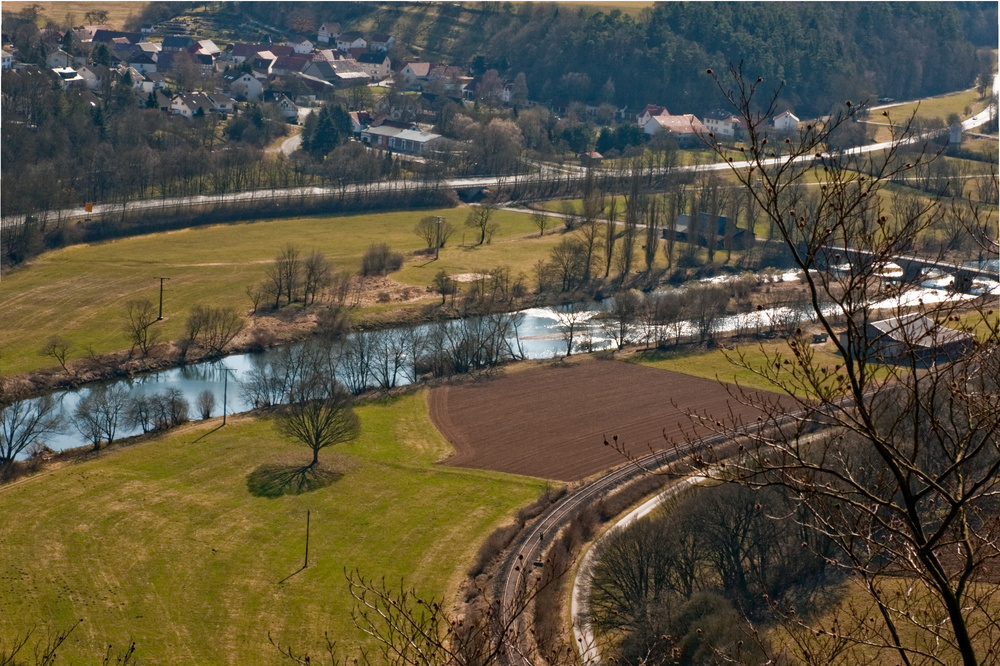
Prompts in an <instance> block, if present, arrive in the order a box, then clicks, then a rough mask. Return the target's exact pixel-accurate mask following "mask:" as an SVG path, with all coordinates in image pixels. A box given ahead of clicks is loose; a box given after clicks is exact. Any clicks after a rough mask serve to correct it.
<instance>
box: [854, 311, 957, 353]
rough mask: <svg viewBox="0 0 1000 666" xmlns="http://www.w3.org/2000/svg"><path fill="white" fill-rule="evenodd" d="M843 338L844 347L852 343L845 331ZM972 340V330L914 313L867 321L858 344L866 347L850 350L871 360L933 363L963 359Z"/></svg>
mask: <svg viewBox="0 0 1000 666" xmlns="http://www.w3.org/2000/svg"><path fill="white" fill-rule="evenodd" d="M840 339H841V343H842V344H843V345H844V346H845V347H848V346H849V345H848V344H847V338H846V336H845V334H843V333H841V336H840ZM973 343H974V341H973V337H972V335H971V334H969V333H964V332H962V331H956V330H955V329H952V328H946V327H944V326H941V325H939V324H937V323H935V322H934V321H933V320H931V319H929V318H927V317H925V316H923V315H921V314H911V315H903V316H900V317H890V318H889V319H882V320H880V321H871V322H868V323H867V324H866V325H865V332H864V336H863V339H862V340H859V341H858V346H859V347H864V348H863V349H851V350H850V353H851V354H852V355H853V356H855V357H856V358H857V357H860V356H864V357H865V358H867V359H868V360H872V361H880V362H887V363H898V362H900V361H906V362H909V361H911V360H915V361H916V362H918V363H927V364H931V363H936V362H940V361H954V360H957V359H959V358H962V357H963V356H965V355H966V354H968V353H969V352H970V351H971V350H972V347H973Z"/></svg>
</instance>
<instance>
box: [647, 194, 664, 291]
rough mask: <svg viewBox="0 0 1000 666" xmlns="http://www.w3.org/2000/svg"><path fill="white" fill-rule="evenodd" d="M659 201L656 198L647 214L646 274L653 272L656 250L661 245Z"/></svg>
mask: <svg viewBox="0 0 1000 666" xmlns="http://www.w3.org/2000/svg"><path fill="white" fill-rule="evenodd" d="M657 204H658V201H657V200H656V198H655V197H654V198H653V199H652V200H650V202H649V210H648V212H647V214H646V238H645V243H644V244H643V246H642V255H643V260H644V261H645V262H646V272H647V273H649V272H650V271H652V270H653V263H654V262H655V261H656V250H657V249H659V245H660V215H661V211H660V208H659V206H658V205H657Z"/></svg>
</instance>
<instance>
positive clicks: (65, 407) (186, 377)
mask: <svg viewBox="0 0 1000 666" xmlns="http://www.w3.org/2000/svg"><path fill="white" fill-rule="evenodd" d="M779 279H783V280H792V279H797V278H796V276H795V275H794V274H786V275H784V276H782V277H780V278H779ZM718 281H719V278H714V279H712V280H706V282H718ZM942 284H943V283H941V284H934V283H930V282H928V283H925V285H924V286H922V287H920V288H916V289H912V290H910V291H908V292H906V293H905V294H903V296H902V297H901V301H903V302H905V303H912V304H916V303H917V302H918V300H921V301H923V303H925V304H927V303H932V302H940V301H942V300H948V299H954V298H963V299H964V298H973V296H969V295H966V294H955V293H954V292H952V291H949V290H947V289H944V288H940V287H941V286H942ZM985 286H986V287H987V288H988V289H989V290H991V291H992V292H993V293H998V291H1000V285H998V284H997V283H996V282H991V283H990V284H988V285H985ZM609 305H610V299H609V300H608V301H605V302H603V303H590V304H587V305H582V306H581V305H577V306H569V307H561V308H555V307H547V308H529V309H527V310H523V311H521V312H520V313H519V315H520V317H519V319H520V321H519V323H518V326H517V336H516V338H517V339H516V340H510V343H511V346H512V347H513V348H514V349H515V350H517V352H518V353H519V354H520V355H521V356H523V358H526V359H544V358H553V357H556V356H560V355H563V354H565V353H566V340H565V335H564V333H563V331H564V330H565V328H566V325H567V321H568V319H572V320H573V322H574V325H575V329H576V330H575V332H574V351H575V350H576V348H577V347H579V346H583V347H584V348H586V349H588V350H595V351H596V350H600V349H607V348H609V347H611V346H612V345H613V344H614V341H613V339H612V338H611V337H610V335H609V333H608V332H607V331H605V330H603V329H602V327H601V326H600V325H599V323H598V322H597V321H596V320H594V318H593V317H594V315H595V314H597V313H598V312H600V311H601V310H602V309H604V308H607V307H608V306H609ZM878 305H879V306H880V307H889V306H891V305H894V303H889V302H883V303H880V304H878ZM806 314H807V309H803V310H801V311H795V310H792V309H790V308H787V307H781V308H774V309H764V310H760V311H754V312H747V313H742V314H736V315H726V316H724V317H720V318H718V319H717V320H716V321H715V323H714V325H713V331H714V332H718V333H726V332H733V331H737V330H742V331H744V332H753V331H754V330H757V331H761V330H767V329H772V330H774V329H778V330H783V329H784V328H785V327H787V326H789V325H791V326H793V327H794V325H795V323H794V322H796V321H801V320H802V319H803V317H804V316H805V315H806ZM432 326H435V324H425V325H422V326H418V327H417V331H418V332H422V333H427V332H429V331H430V328H431V327H432ZM644 333H645V331H644V330H643V329H642V328H641V327H637V329H636V333H634V334H633V339H642V336H643V335H644ZM696 334H697V329H696V327H695V326H694V325H693V324H692V323H691V322H682V323H680V324H679V325H677V326H675V327H672V328H671V330H670V332H669V337H673V336H674V335H680V336H681V337H685V338H686V337H689V336H692V335H696ZM355 335H362V336H363V335H370V334H369V333H365V332H361V333H357V334H355ZM297 344H303V343H297ZM279 353H281V349H280V348H276V349H272V350H267V351H264V352H259V353H248V354H234V355H231V356H227V357H225V358H224V359H221V360H218V361H212V362H203V363H194V364H191V365H187V366H184V367H180V368H174V369H170V370H163V371H159V372H153V373H150V374H148V375H143V376H141V377H137V378H133V379H127V380H118V381H117V382H115V383H120V384H124V385H126V386H127V387H128V389H129V392H130V393H131V394H132V395H134V396H141V395H152V394H159V393H163V392H164V391H166V390H167V389H176V390H178V391H180V393H181V395H183V397H184V398H185V399H186V400H187V401H188V403H190V405H191V410H190V415H191V418H192V419H194V418H198V417H199V414H197V408H196V407H195V405H196V400H197V398H198V395H199V394H201V393H202V392H204V391H206V390H207V391H211V392H212V394H213V395H214V397H215V409H214V410H213V412H212V416H220V415H221V414H222V410H223V408H225V410H226V413H227V414H236V413H240V412H245V411H249V410H250V409H252V408H253V406H254V405H252V404H251V403H250V402H249V401H248V399H247V397H246V396H245V395H244V394H243V391H242V390H241V385H242V383H243V382H244V381H245V380H246V379H247V377H248V376H249V375H250V374H251V373H252V372H253V371H254V370H255V368H258V367H259V366H261V365H262V364H266V363H268V362H269V361H270V360H271V359H272V357H273V356H274V355H276V354H279ZM406 374H407V373H406V372H399V373H397V375H396V377H397V381H396V383H397V385H404V384H407V383H408V382H409V377H407V376H406ZM227 375H228V377H227ZM91 390H92V388H91V387H82V388H78V389H73V390H65V391H59V392H57V393H55V394H54V398H55V399H56V401H57V403H58V406H59V409H60V411H61V414H62V419H63V424H64V427H63V429H62V431H61V432H59V433H56V434H54V435H50V436H49V437H47V438H46V440H45V443H46V444H47V445H48V446H49V448H51V449H53V450H62V449H67V448H72V447H77V446H83V445H85V444H86V443H87V442H86V441H85V440H84V438H83V437H82V436H81V435H80V434H79V433H78V432H77V431H76V429H75V428H74V427H73V425H72V418H71V417H72V414H73V411H74V410H75V409H76V406H77V404H78V403H79V402H80V400H81V399H82V398H83V397H85V396H86V395H87V394H88V392H89V391H91ZM139 432H140V430H139V429H138V427H127V426H121V427H120V428H119V431H118V434H117V437H118V438H121V437H128V436H131V435H135V434H138V433H139ZM22 456H23V454H22Z"/></svg>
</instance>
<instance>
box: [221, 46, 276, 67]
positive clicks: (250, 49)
mask: <svg viewBox="0 0 1000 666" xmlns="http://www.w3.org/2000/svg"><path fill="white" fill-rule="evenodd" d="M266 50H267V46H265V45H264V44H240V43H237V44H231V45H230V47H229V48H228V49H226V58H227V59H228V60H232V61H233V62H235V63H242V62H244V61H245V60H247V59H251V58H253V57H254V56H256V55H257V54H258V53H259V52H261V51H266Z"/></svg>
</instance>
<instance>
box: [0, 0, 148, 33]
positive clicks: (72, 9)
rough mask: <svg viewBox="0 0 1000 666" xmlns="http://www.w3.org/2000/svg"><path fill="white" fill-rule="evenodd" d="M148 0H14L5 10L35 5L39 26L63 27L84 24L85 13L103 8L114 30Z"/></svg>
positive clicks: (139, 11)
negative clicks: (144, 0) (28, 0)
mask: <svg viewBox="0 0 1000 666" xmlns="http://www.w3.org/2000/svg"><path fill="white" fill-rule="evenodd" d="M148 4H149V3H148V2H135V1H132V2H25V1H23V0H13V1H9V2H4V3H3V10H4V11H5V12H14V13H17V12H19V11H21V10H22V9H25V8H27V7H31V6H32V5H35V6H37V7H38V15H39V17H40V18H39V21H38V24H39V27H43V26H44V25H45V24H46V23H47V22H48V21H53V22H54V23H55V24H56V25H58V26H60V27H61V28H66V27H73V26H77V25H83V24H84V22H85V19H84V15H85V14H86V13H87V12H89V11H95V10H103V11H106V12H107V13H108V21H107V26H108V27H109V28H111V29H113V30H120V29H121V28H123V27H124V25H125V21H126V20H127V19H128V18H129V17H130V16H138V15H139V14H141V13H142V9H143V8H144V7H145V6H146V5H148Z"/></svg>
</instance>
